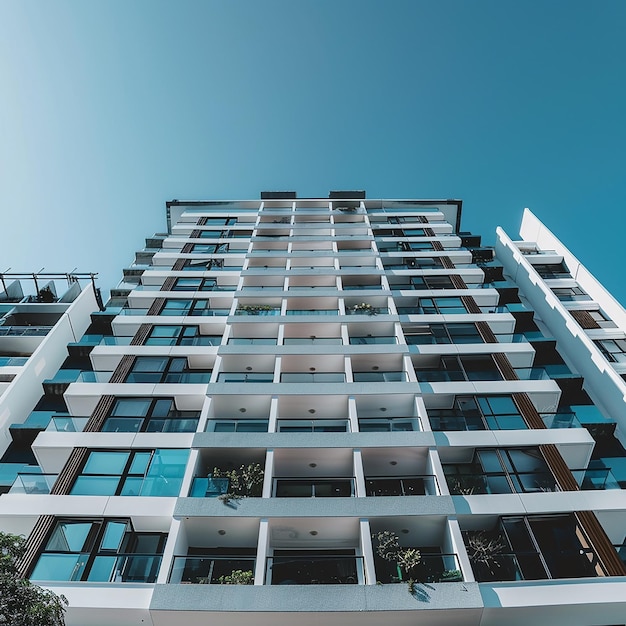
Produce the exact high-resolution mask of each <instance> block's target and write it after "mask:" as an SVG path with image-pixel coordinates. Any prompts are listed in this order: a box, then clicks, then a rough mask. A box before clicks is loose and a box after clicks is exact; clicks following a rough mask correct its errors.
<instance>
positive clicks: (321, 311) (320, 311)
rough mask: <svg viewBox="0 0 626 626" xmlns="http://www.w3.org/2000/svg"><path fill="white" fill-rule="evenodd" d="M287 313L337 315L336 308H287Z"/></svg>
mask: <svg viewBox="0 0 626 626" xmlns="http://www.w3.org/2000/svg"><path fill="white" fill-rule="evenodd" d="M285 313H286V314H287V315H339V310H338V309H287V311H285Z"/></svg>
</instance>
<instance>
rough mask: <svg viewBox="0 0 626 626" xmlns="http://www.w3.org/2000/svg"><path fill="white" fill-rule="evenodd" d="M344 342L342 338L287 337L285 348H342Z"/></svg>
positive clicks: (284, 341)
mask: <svg viewBox="0 0 626 626" xmlns="http://www.w3.org/2000/svg"><path fill="white" fill-rule="evenodd" d="M342 343H343V340H342V339H341V337H285V338H284V339H283V345H285V346H331V345H332V346H340V345H342Z"/></svg>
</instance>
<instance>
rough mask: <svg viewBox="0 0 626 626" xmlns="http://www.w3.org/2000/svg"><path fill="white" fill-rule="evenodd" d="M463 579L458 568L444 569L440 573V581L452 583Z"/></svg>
mask: <svg viewBox="0 0 626 626" xmlns="http://www.w3.org/2000/svg"><path fill="white" fill-rule="evenodd" d="M461 580H463V574H462V572H461V570H460V569H444V570H443V572H442V574H441V582H444V583H446V582H447V583H453V582H459V581H461Z"/></svg>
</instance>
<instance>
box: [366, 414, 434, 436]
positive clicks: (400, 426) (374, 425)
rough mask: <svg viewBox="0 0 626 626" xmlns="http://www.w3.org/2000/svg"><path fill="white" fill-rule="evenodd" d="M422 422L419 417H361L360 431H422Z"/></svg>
mask: <svg viewBox="0 0 626 626" xmlns="http://www.w3.org/2000/svg"><path fill="white" fill-rule="evenodd" d="M421 430H423V429H422V422H421V420H420V418H419V417H389V418H381V417H376V418H374V417H371V418H359V432H362V433H390V432H392V433H393V432H411V431H421Z"/></svg>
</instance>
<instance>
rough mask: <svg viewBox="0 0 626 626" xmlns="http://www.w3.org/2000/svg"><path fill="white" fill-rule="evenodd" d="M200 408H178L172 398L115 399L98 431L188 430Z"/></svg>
mask: <svg viewBox="0 0 626 626" xmlns="http://www.w3.org/2000/svg"><path fill="white" fill-rule="evenodd" d="M199 417H200V411H179V410H177V409H176V405H175V403H174V400H173V399H172V398H118V399H117V400H116V401H115V403H114V404H113V408H112V409H111V413H110V414H109V416H108V417H107V419H106V420H105V422H104V425H103V426H102V432H122V433H132V432H143V431H145V432H151V433H161V432H163V433H165V432H167V433H170V432H171V433H175V432H176V433H190V432H195V430H196V427H197V426H198V418H199Z"/></svg>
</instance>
